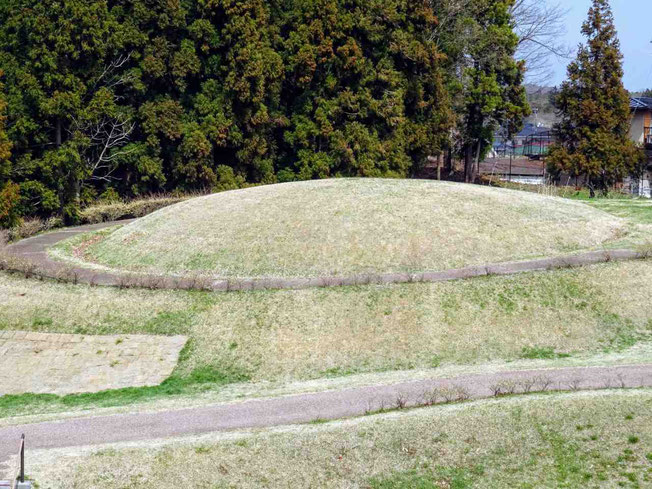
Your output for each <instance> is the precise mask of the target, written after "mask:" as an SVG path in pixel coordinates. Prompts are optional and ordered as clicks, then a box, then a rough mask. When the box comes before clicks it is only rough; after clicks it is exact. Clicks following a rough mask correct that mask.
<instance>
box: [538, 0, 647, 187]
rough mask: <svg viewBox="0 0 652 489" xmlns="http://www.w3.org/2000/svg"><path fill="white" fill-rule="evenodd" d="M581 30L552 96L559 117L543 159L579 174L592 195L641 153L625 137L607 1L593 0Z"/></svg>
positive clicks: (623, 98) (623, 94)
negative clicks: (576, 48)
mask: <svg viewBox="0 0 652 489" xmlns="http://www.w3.org/2000/svg"><path fill="white" fill-rule="evenodd" d="M582 33H583V34H584V35H585V36H586V37H587V43H586V45H582V46H580V48H579V51H578V54H577V59H576V60H575V61H573V62H572V63H571V64H570V65H569V66H568V80H567V81H565V82H564V83H563V85H562V87H561V89H560V91H559V93H558V94H557V95H556V97H555V106H556V108H557V110H558V112H559V114H560V116H561V121H560V122H559V123H558V124H557V125H556V126H555V132H556V136H557V140H558V143H557V144H556V145H554V146H553V147H552V148H551V151H550V158H549V162H550V164H551V165H552V169H553V170H554V171H557V172H559V171H563V172H566V173H568V174H570V175H571V176H585V177H586V179H587V182H588V186H589V189H590V191H591V196H592V197H593V196H595V191H596V190H601V191H603V192H605V193H606V192H607V190H608V188H609V186H610V185H613V184H614V183H616V182H618V181H620V180H622V178H623V177H625V176H627V175H629V174H631V173H632V172H633V171H634V170H635V169H636V167H637V166H639V163H641V162H642V160H643V159H644V153H643V151H642V150H641V149H639V148H637V147H636V145H635V144H634V143H633V142H632V141H631V140H630V138H629V129H630V112H629V95H628V93H627V91H626V90H625V88H624V87H623V83H622V77H623V66H622V54H621V53H620V43H619V41H618V38H617V33H616V29H615V27H614V22H613V15H612V13H611V9H610V7H609V3H608V2H607V0H593V5H592V7H591V8H590V10H589V16H588V19H587V20H586V22H585V23H584V25H583V27H582Z"/></svg>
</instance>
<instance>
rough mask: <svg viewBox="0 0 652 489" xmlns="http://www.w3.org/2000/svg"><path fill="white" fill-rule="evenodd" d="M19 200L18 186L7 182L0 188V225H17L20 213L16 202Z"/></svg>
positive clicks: (8, 226)
mask: <svg viewBox="0 0 652 489" xmlns="http://www.w3.org/2000/svg"><path fill="white" fill-rule="evenodd" d="M19 201H20V187H19V186H18V185H16V184H15V183H12V182H8V183H6V184H5V185H4V186H3V187H2V189H0V227H2V228H10V227H13V226H16V225H18V223H19V222H20V215H19V212H18V203H19Z"/></svg>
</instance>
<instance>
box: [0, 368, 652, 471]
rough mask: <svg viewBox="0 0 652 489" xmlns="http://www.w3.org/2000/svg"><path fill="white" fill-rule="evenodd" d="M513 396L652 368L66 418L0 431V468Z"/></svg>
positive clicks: (640, 374) (510, 376) (633, 383)
mask: <svg viewBox="0 0 652 489" xmlns="http://www.w3.org/2000/svg"><path fill="white" fill-rule="evenodd" d="M500 383H503V385H504V386H505V387H504V388H503V391H507V392H508V393H511V392H514V393H519V392H523V391H528V392H535V391H546V390H553V389H555V390H589V389H605V388H638V387H652V365H632V366H619V367H583V368H575V367H574V368H562V369H544V370H530V371H515V372H501V373H491V374H479V375H466V376H461V377H455V378H450V379H431V380H423V381H415V382H406V383H401V384H394V385H376V386H369V387H361V388H353V389H346V390H340V391H329V392H320V393H314V394H302V395H294V396H287V397H280V398H272V399H260V400H251V401H245V402H238V403H229V404H220V405H214V406H204V407H198V408H191V409H180V410H172V411H162V412H151V413H147V412H143V413H133V414H118V415H111V416H97V417H85V418H76V419H65V420H61V421H54V422H45V423H35V424H27V425H20V426H9V427H5V428H0V471H1V470H2V467H1V465H2V464H3V463H6V462H7V461H8V459H9V457H10V456H11V455H14V452H15V450H16V447H17V444H18V440H19V438H20V436H21V434H23V433H25V435H26V438H27V447H28V449H29V450H35V449H53V448H65V447H74V446H89V445H91V446H92V445H101V444H106V443H118V442H125V441H139V440H152V439H160V438H168V437H180V436H192V435H198V434H203V433H210V432H216V431H227V430H238V429H248V428H264V427H272V426H279V425H287V424H298V423H307V422H310V421H314V420H317V419H322V420H335V419H341V418H346V417H351V416H360V415H363V414H365V413H368V412H371V411H374V410H378V409H383V408H384V409H390V408H394V407H396V405H397V402H398V401H397V400H398V399H399V398H401V399H404V400H405V402H406V406H415V405H420V404H423V400H424V395H426V394H427V393H429V392H432V391H433V390H434V389H439V390H440V391H439V393H440V395H439V396H438V398H437V399H436V401H437V402H443V401H445V400H446V399H445V398H446V397H447V396H450V398H451V399H456V398H457V397H458V396H459V393H460V392H463V396H462V397H463V398H464V399H482V398H488V397H492V396H493V395H494V393H495V389H496V386H497V385H499V384H500Z"/></svg>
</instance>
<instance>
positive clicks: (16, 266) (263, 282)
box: [0, 220, 649, 292]
mask: <svg viewBox="0 0 652 489" xmlns="http://www.w3.org/2000/svg"><path fill="white" fill-rule="evenodd" d="M131 221H132V220H125V221H117V222H107V223H101V224H93V225H88V226H80V227H76V228H67V229H63V230H60V231H54V232H51V233H47V234H43V235H39V236H34V237H32V238H27V239H25V240H22V241H19V242H18V243H15V244H12V245H10V246H8V247H7V254H8V255H9V257H10V259H9V260H5V261H4V262H3V261H2V259H0V269H2V268H4V269H5V270H8V271H13V272H19V273H24V274H25V275H26V276H37V277H45V278H50V279H55V280H60V281H63V282H72V283H83V284H87V285H101V286H108V287H120V288H145V289H163V290H175V289H179V290H212V291H220V292H230V291H246V290H297V289H309V288H319V287H343V286H355V285H370V284H374V285H389V284H407V283H436V282H447V281H451V280H462V279H469V278H474V277H484V276H490V275H514V274H517V273H523V272H534V271H545V270H555V269H560V268H574V267H581V266H587V265H595V264H599V263H607V262H612V261H613V262H617V261H629V260H641V259H645V258H648V257H649V255H648V254H647V253H640V252H637V251H635V250H628V249H615V250H604V251H589V252H585V253H578V254H573V255H566V256H560V257H554V258H541V259H536V260H524V261H515V262H505V263H494V264H487V265H478V266H471V267H465V268H458V269H451V270H443V271H425V272H417V273H370V274H357V275H348V276H328V277H313V278H309V277H289V278H287V277H269V278H235V279H226V278H215V277H207V276H202V275H196V276H170V275H152V274H135V273H128V272H127V273H120V272H113V271H108V270H107V271H105V270H94V269H91V268H84V267H77V266H74V265H70V264H68V263H64V262H59V261H56V260H54V259H52V258H51V257H50V256H49V254H48V252H47V250H48V248H50V247H51V246H53V245H55V244H57V243H59V242H60V241H63V240H65V239H69V238H71V237H74V236H76V235H79V234H82V233H87V232H90V231H98V230H101V229H105V228H108V227H112V226H116V225H121V224H127V223H129V222H131ZM11 259H13V260H16V261H18V262H19V263H12V260H11Z"/></svg>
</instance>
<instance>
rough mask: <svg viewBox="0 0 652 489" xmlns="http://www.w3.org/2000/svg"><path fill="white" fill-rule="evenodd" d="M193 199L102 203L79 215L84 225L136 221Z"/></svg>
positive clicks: (152, 198)
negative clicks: (122, 220)
mask: <svg viewBox="0 0 652 489" xmlns="http://www.w3.org/2000/svg"><path fill="white" fill-rule="evenodd" d="M192 197H194V195H183V196H160V197H150V198H144V199H138V200H132V201H130V202H124V201H117V202H115V201H108V202H102V203H100V204H97V205H93V206H90V207H86V208H85V209H82V210H81V212H80V213H79V218H80V222H81V223H82V224H98V223H101V222H110V221H117V220H120V219H134V218H138V217H143V216H146V215H147V214H151V213H152V212H155V211H157V210H159V209H162V208H164V207H167V206H169V205H173V204H177V203H179V202H183V201H184V200H188V199H189V198H192Z"/></svg>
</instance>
